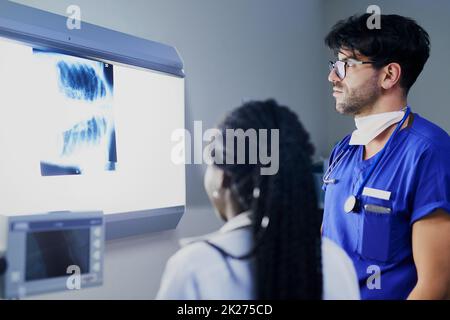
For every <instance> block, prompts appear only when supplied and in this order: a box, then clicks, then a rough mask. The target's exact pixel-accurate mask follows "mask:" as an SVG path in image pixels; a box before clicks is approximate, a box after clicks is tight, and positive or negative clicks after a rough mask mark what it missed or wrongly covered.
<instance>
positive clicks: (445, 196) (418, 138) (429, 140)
mask: <svg viewBox="0 0 450 320" xmlns="http://www.w3.org/2000/svg"><path fill="white" fill-rule="evenodd" d="M349 140H350V135H349V136H347V137H345V138H344V139H343V140H342V141H341V142H340V143H338V144H337V146H336V147H335V148H334V150H333V153H332V155H331V158H330V164H331V163H332V162H333V159H334V157H336V156H337V155H339V153H340V152H341V150H342V149H343V148H344V147H345V146H346V145H348V143H349ZM363 149H364V147H363V146H353V147H351V148H350V151H349V153H348V154H347V155H346V156H345V157H344V158H343V160H342V162H341V163H340V164H339V165H338V166H337V167H336V168H335V170H334V171H333V173H332V174H331V177H330V178H334V179H338V182H337V183H336V184H329V185H324V190H325V191H326V192H325V207H324V220H323V235H324V236H325V237H328V238H330V239H331V240H333V241H335V242H336V243H337V244H339V245H340V246H341V247H342V248H343V249H344V250H345V251H346V252H347V254H348V255H349V256H350V257H351V259H352V260H353V263H354V265H355V268H356V272H357V275H358V280H359V286H360V290H361V298H362V299H406V298H407V297H408V295H409V293H410V292H411V291H412V289H413V288H414V287H415V285H416V282H417V271H416V268H415V264H414V260H413V254H412V225H413V224H414V222H416V221H418V220H420V219H422V218H424V217H425V216H427V215H429V214H431V213H433V211H435V210H436V209H443V210H445V211H446V212H448V213H449V212H450V137H449V135H448V134H447V133H446V132H445V131H444V130H442V129H441V128H439V127H438V126H436V125H435V124H433V123H431V122H429V121H428V120H426V119H424V118H422V117H420V116H419V115H418V114H414V118H413V121H412V123H410V124H409V125H408V127H407V128H405V129H403V130H400V131H399V132H398V133H397V135H396V136H395V137H394V138H393V140H392V142H391V144H390V146H389V148H388V149H387V150H386V153H385V154H384V156H383V158H382V159H381V161H380V163H379V164H378V166H377V168H376V169H375V171H374V172H373V175H372V176H371V178H370V179H369V181H368V183H367V184H366V187H368V188H374V189H378V190H383V191H388V192H391V195H390V199H389V200H383V199H378V198H375V197H370V196H365V195H363V196H361V198H360V199H361V211H360V213H357V214H355V213H350V214H347V213H345V212H344V203H345V201H346V199H347V198H348V197H349V196H350V195H352V194H356V192H357V190H358V187H359V186H360V185H361V183H362V180H363V176H365V175H366V174H367V172H368V170H369V168H370V165H371V164H372V163H373V161H374V160H375V159H374V158H375V157H372V158H370V159H368V160H363ZM366 204H372V205H377V206H381V207H385V208H389V209H391V213H373V212H369V211H366V210H365V208H364V205H366ZM376 270H380V271H381V275H380V277H379V278H378V280H379V283H378V285H377V283H376V281H377V280H375V279H374V277H373V275H374V273H375V271H376ZM369 277H370V279H369ZM368 279H369V283H370V285H367V280H368Z"/></svg>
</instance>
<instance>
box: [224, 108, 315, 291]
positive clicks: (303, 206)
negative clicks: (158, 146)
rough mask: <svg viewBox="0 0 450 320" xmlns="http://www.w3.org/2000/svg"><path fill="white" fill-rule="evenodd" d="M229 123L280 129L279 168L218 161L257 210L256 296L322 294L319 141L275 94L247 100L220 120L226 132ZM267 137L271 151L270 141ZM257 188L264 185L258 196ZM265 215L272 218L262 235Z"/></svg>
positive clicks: (246, 205)
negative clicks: (316, 172)
mask: <svg viewBox="0 0 450 320" xmlns="http://www.w3.org/2000/svg"><path fill="white" fill-rule="evenodd" d="M228 128H230V129H243V130H244V131H245V130H247V129H255V130H258V129H268V130H270V129H279V133H280V136H279V138H280V141H279V142H280V145H279V164H280V166H279V171H278V173H277V174H275V175H269V176H266V175H261V173H260V168H261V165H260V164H259V163H257V164H249V163H248V162H246V164H220V165H218V166H219V167H221V168H222V169H223V170H225V171H226V172H227V173H228V174H229V176H230V178H231V189H232V192H233V195H234V196H235V198H236V199H237V201H238V203H239V205H240V206H241V208H242V209H243V210H250V209H251V210H252V213H253V234H254V238H255V241H257V247H256V249H255V252H254V258H255V264H256V265H255V270H256V273H255V276H254V277H255V278H254V279H255V285H256V292H257V298H258V299H321V298H322V265H321V237H320V232H319V230H320V223H321V221H320V215H319V212H318V209H317V199H316V194H315V188H314V180H313V176H312V172H311V166H312V164H311V155H312V154H313V153H314V147H313V146H312V145H311V143H310V142H309V135H308V133H307V132H306V131H305V129H304V128H303V126H302V125H301V123H300V122H299V120H298V117H297V116H296V115H295V114H294V113H293V112H292V111H290V110H289V109H288V108H287V107H284V106H279V105H278V104H277V103H276V102H275V101H274V100H268V101H265V102H249V103H246V104H244V105H243V106H242V107H240V108H238V109H236V110H235V111H233V112H232V113H231V114H230V115H228V116H227V117H226V118H225V119H224V120H223V122H222V123H221V124H220V125H219V129H220V130H222V132H223V134H224V136H225V135H226V132H225V131H226V129H228ZM269 137H270V135H269V136H268V139H269ZM258 140H259V139H258ZM258 142H259V141H258ZM267 143H268V147H267V150H268V153H270V154H271V155H272V154H273V153H272V152H273V150H271V148H270V146H271V142H270V141H269V140H268V141H267ZM224 150H225V149H224ZM258 150H259V143H258ZM246 151H248V144H246ZM248 154H249V152H246V157H248ZM258 154H259V153H258ZM235 156H236V152H235ZM225 158H226V157H224V159H225ZM247 160H248V159H247ZM235 163H236V161H235ZM255 188H257V189H258V190H259V197H256V198H255V197H253V191H254V189H255ZM264 217H269V218H270V223H269V225H268V227H267V229H266V230H265V231H264V233H263V236H262V238H260V239H258V235H260V234H261V229H262V227H261V222H262V220H263V219H264ZM252 254H253V252H252ZM249 256H250V255H249Z"/></svg>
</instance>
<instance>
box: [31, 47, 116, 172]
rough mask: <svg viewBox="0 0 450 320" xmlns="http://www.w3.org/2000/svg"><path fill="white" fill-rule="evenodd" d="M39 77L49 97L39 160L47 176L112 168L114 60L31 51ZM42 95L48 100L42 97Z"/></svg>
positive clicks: (39, 85) (40, 86)
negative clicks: (106, 60)
mask: <svg viewBox="0 0 450 320" xmlns="http://www.w3.org/2000/svg"><path fill="white" fill-rule="evenodd" d="M33 56H34V59H35V64H34V68H35V71H34V72H35V73H36V74H41V75H45V76H43V77H42V78H41V80H40V81H36V87H37V90H38V91H39V93H40V96H41V97H45V106H44V107H43V110H45V109H47V111H45V112H46V113H47V114H51V115H52V116H51V117H50V116H46V117H45V118H44V119H42V121H43V122H42V129H41V130H42V134H43V135H45V136H44V137H43V138H42V139H41V141H42V145H41V146H40V147H41V148H42V157H41V161H40V166H41V174H42V175H43V176H53V175H73V174H89V172H94V171H101V170H114V169H115V167H116V162H117V153H116V141H115V130H114V108H113V105H114V79H113V78H114V72H113V68H114V67H113V65H111V64H107V63H103V62H99V61H93V60H88V59H82V58H78V57H73V56H69V55H63V54H58V53H55V52H45V51H41V50H36V49H34V50H33ZM43 100H44V99H43Z"/></svg>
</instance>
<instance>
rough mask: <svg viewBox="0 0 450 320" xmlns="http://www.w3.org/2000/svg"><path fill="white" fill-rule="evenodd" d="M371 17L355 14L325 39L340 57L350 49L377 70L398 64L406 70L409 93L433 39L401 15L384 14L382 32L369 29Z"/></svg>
mask: <svg viewBox="0 0 450 320" xmlns="http://www.w3.org/2000/svg"><path fill="white" fill-rule="evenodd" d="M371 16H372V15H371V14H368V13H366V14H363V15H354V16H351V17H350V18H348V19H346V20H341V21H339V22H338V23H336V24H335V25H334V26H333V28H332V30H331V31H330V33H329V34H328V35H327V36H326V38H325V43H326V45H327V46H328V47H329V48H330V49H332V50H334V52H335V53H336V54H337V53H338V52H339V50H341V49H346V50H351V51H353V54H354V55H355V54H356V53H357V52H358V53H360V54H362V55H364V56H366V57H368V58H369V59H370V60H372V61H375V63H374V64H373V66H374V67H375V68H376V69H381V68H382V67H384V66H386V65H388V64H389V63H393V62H395V63H398V64H399V65H400V66H401V68H402V76H401V79H400V85H401V86H402V88H404V89H405V93H406V94H407V93H408V92H409V89H410V88H411V87H412V85H413V84H414V83H415V82H416V80H417V77H418V76H419V74H420V73H421V72H422V70H423V67H424V65H425V63H426V62H427V60H428V58H429V56H430V36H429V35H428V33H427V32H426V31H425V30H424V29H423V28H422V27H421V26H419V25H418V24H417V23H416V22H415V21H414V20H413V19H410V18H406V17H402V16H399V15H380V18H381V25H380V27H381V28H380V29H369V28H368V26H367V21H368V20H369V18H370V17H371Z"/></svg>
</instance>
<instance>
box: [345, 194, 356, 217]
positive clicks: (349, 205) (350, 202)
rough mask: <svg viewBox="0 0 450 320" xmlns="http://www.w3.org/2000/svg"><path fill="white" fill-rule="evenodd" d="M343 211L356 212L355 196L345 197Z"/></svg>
mask: <svg viewBox="0 0 450 320" xmlns="http://www.w3.org/2000/svg"><path fill="white" fill-rule="evenodd" d="M344 211H345V213H352V212H354V213H356V212H357V211H358V199H357V198H356V197H355V196H353V195H352V196H350V197H348V198H347V200H346V201H345V204H344Z"/></svg>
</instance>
